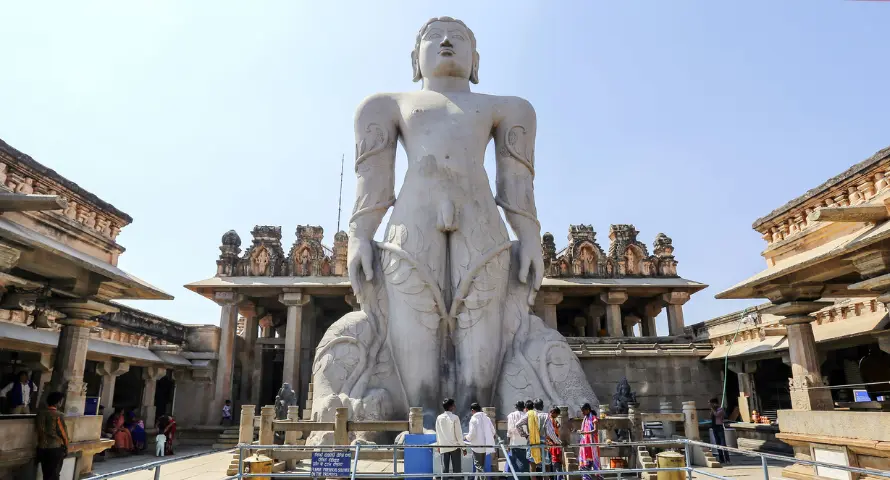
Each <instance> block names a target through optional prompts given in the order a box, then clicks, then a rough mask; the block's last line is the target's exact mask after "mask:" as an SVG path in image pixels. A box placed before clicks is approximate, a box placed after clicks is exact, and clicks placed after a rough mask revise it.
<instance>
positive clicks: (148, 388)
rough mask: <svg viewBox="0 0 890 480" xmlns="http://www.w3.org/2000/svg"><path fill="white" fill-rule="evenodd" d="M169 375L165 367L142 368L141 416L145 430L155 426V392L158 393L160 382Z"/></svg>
mask: <svg viewBox="0 0 890 480" xmlns="http://www.w3.org/2000/svg"><path fill="white" fill-rule="evenodd" d="M166 374H167V369H166V368H164V367H142V381H143V382H145V383H144V384H143V386H142V406H141V407H140V409H139V412H140V416H141V417H142V420H143V421H144V422H145V428H154V426H155V408H156V407H155V392H157V386H158V380H160V379H161V377H163V376H164V375H166Z"/></svg>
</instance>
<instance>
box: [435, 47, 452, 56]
mask: <svg viewBox="0 0 890 480" xmlns="http://www.w3.org/2000/svg"><path fill="white" fill-rule="evenodd" d="M439 55H442V56H443V57H452V56H454V50H452V49H450V48H443V49H442V50H439Z"/></svg>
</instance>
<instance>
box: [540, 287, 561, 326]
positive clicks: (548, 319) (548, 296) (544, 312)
mask: <svg viewBox="0 0 890 480" xmlns="http://www.w3.org/2000/svg"><path fill="white" fill-rule="evenodd" d="M562 298H563V295H562V293H560V292H538V295H537V296H536V297H535V308H534V310H535V314H536V315H537V316H539V317H541V320H544V323H545V324H546V325H547V326H548V327H550V328H552V329H554V330H556V306H557V305H559V304H560V303H561V302H562Z"/></svg>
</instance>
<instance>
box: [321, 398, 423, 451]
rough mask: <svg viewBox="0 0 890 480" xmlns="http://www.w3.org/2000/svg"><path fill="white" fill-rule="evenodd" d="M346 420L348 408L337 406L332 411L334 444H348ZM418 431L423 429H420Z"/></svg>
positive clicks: (347, 419) (347, 418)
mask: <svg viewBox="0 0 890 480" xmlns="http://www.w3.org/2000/svg"><path fill="white" fill-rule="evenodd" d="M348 421H349V409H348V408H346V407H337V410H336V411H334V445H349V430H348V423H347V422H348ZM422 425H423V424H421V427H422ZM420 433H423V431H422V430H421V432H420Z"/></svg>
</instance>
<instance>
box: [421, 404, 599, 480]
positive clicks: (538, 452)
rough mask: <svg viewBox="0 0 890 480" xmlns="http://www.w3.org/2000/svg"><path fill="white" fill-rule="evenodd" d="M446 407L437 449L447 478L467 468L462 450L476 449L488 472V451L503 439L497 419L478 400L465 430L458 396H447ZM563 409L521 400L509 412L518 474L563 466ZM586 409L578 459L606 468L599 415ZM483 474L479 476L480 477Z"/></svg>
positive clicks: (479, 465)
mask: <svg viewBox="0 0 890 480" xmlns="http://www.w3.org/2000/svg"><path fill="white" fill-rule="evenodd" d="M442 408H443V409H444V412H443V413H442V414H441V415H439V416H438V418H436V445H437V447H436V448H437V450H438V453H439V454H440V455H441V458H442V473H443V477H444V476H445V474H449V473H450V474H460V473H461V455H467V450H469V451H471V452H472V454H473V471H474V472H482V471H484V470H485V458H486V455H489V454H492V453H494V451H495V449H494V446H495V445H496V444H497V441H498V439H497V428H496V427H495V425H494V422H492V420H491V419H490V418H489V417H488V415H486V414H485V413H483V412H482V407H480V406H479V404H478V403H473V404H472V405H470V415H471V416H470V422H469V431H468V433H467V434H466V435H464V434H463V427H462V426H461V421H460V418H459V417H458V416H457V414H456V413H455V411H456V410H457V407H456V405H455V403H454V400H453V399H451V398H446V399H445V401H443V402H442ZM560 413H562V412H561V411H560V409H559V408H558V407H553V408H551V409H550V411H549V412H545V411H544V401H543V400H541V399H538V400H535V401H532V400H526V401H519V402H516V410H515V411H514V412H511V413H510V414H509V415H507V437H508V438H509V441H510V462H509V468H511V469H513V471H515V472H517V473H531V472H559V471H561V469H562V458H563V452H562V442H561V441H560V439H559V432H560V428H569V426H567V425H560V422H559V415H560ZM581 413H582V414H583V416H584V418H583V419H582V422H581V429H580V430H575V429H572V431H573V432H578V433H579V434H580V435H581V448H580V449H579V452H578V453H579V454H578V463H579V466H580V468H581V469H582V470H587V471H590V472H594V471H597V470H600V462H599V449H598V447H597V446H596V444H597V443H599V436H598V433H597V425H596V423H597V416H596V412H595V411H594V410H593V409H592V408H591V407H590V404H587V403H585V404H584V405H582V406H581ZM591 475H592V474H587V475H584V480H591V479H592V477H591ZM454 476H458V475H454ZM481 478H482V477H477V480H481ZM532 478H533V479H534V478H536V477H534V476H532ZM557 479H559V476H557Z"/></svg>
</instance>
